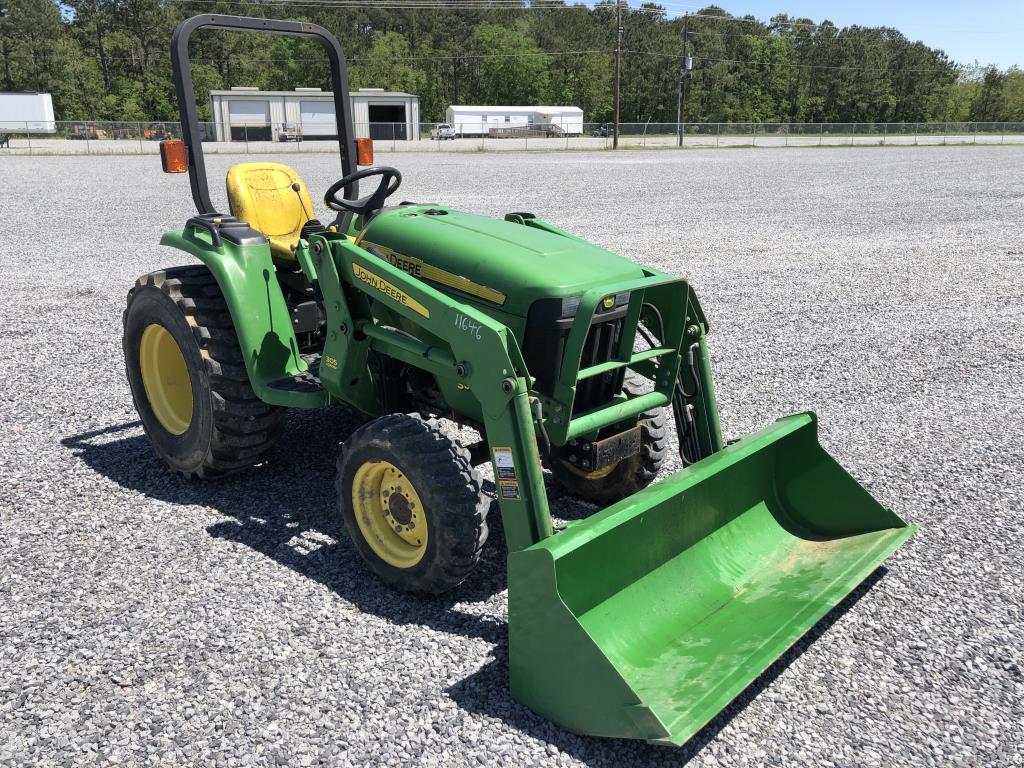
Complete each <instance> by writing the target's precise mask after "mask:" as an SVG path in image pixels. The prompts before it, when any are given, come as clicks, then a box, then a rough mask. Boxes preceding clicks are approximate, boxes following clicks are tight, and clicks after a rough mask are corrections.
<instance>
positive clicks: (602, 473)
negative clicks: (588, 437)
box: [560, 459, 619, 480]
mask: <svg viewBox="0 0 1024 768" xmlns="http://www.w3.org/2000/svg"><path fill="white" fill-rule="evenodd" d="M560 461H561V462H562V466H564V467H565V468H566V469H568V470H569V471H570V472H572V473H573V474H574V475H576V476H577V477H582V478H583V479H584V480H600V479H601V478H602V477H608V475H610V474H611V473H612V470H613V469H615V468H616V467H617V466H619V462H617V461H616V462H615V463H613V464H609V465H608V466H607V467H601V469H592V470H590V471H589V472H586V471H584V470H582V469H580V468H579V467H577V466H575V465H574V464H570V463H569V462H568V461H565V460H564V459H561V460H560Z"/></svg>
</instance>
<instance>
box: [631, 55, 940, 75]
mask: <svg viewBox="0 0 1024 768" xmlns="http://www.w3.org/2000/svg"><path fill="white" fill-rule="evenodd" d="M624 53H630V54H637V55H640V56H651V57H655V58H665V59H676V60H679V59H682V54H681V53H657V52H655V51H636V50H630V51H624ZM693 60H694V61H711V62H716V63H724V64H749V65H753V66H761V67H794V68H799V69H851V70H858V71H862V72H934V71H935V67H919V68H916V69H914V68H911V69H907V68H905V67H858V66H855V65H844V64H798V63H796V62H788V61H754V60H751V59H718V58H713V57H710V56H694V57H693Z"/></svg>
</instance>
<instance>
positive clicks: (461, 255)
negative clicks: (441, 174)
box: [357, 205, 645, 317]
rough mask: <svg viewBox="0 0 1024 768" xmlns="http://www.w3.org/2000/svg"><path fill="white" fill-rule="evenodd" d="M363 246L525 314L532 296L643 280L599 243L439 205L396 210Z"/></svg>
mask: <svg viewBox="0 0 1024 768" xmlns="http://www.w3.org/2000/svg"><path fill="white" fill-rule="evenodd" d="M357 242H358V244H359V245H360V246H362V247H363V248H366V249H367V250H369V251H371V252H373V253H375V254H376V255H377V256H380V257H382V258H385V259H387V260H388V261H390V262H391V263H392V264H394V265H395V266H397V267H398V268H400V269H403V270H405V271H406V272H409V273H410V274H413V275H416V276H418V277H421V278H423V279H424V280H426V281H428V282H430V283H432V284H434V286H435V287H437V288H439V289H440V290H442V291H444V292H446V293H452V294H457V293H461V294H464V295H467V296H469V297H472V298H475V299H478V300H483V301H484V302H487V303H490V304H492V305H494V306H500V307H501V308H502V309H503V310H504V311H505V312H508V313H510V314H514V315H518V316H520V317H524V316H525V315H526V313H527V311H528V310H529V307H530V305H531V304H532V303H533V302H534V301H536V300H537V299H544V298H561V297H566V296H575V295H579V294H581V293H583V292H584V291H586V290H588V289H590V288H593V287H595V286H601V285H608V287H609V290H614V288H615V286H616V285H617V284H620V283H622V282H623V281H626V280H632V279H635V278H639V277H643V276H644V274H645V272H644V270H643V268H642V267H640V266H638V265H637V264H634V263H633V262H631V261H629V260H627V259H624V258H622V257H621V256H617V255H615V254H614V253H611V252H610V251H606V250H605V249H604V248H600V247H598V246H596V245H593V244H591V243H588V242H585V241H583V240H579V239H577V238H575V237H573V236H571V235H566V234H558V233H557V232H550V231H546V230H543V229H539V228H536V227H532V226H525V225H523V224H519V223H514V222H510V221H501V220H499V219H492V218H488V217H486V216H477V215H475V214H472V213H463V212H462V211H455V210H452V209H450V208H446V207H444V206H439V205H415V206H404V207H401V208H394V209H391V210H387V211H384V212H382V213H380V214H378V215H377V216H376V217H375V218H374V219H373V220H372V221H371V222H370V224H369V225H368V226H367V227H366V228H365V229H364V230H363V232H362V233H361V234H360V237H359V240H358V241H357Z"/></svg>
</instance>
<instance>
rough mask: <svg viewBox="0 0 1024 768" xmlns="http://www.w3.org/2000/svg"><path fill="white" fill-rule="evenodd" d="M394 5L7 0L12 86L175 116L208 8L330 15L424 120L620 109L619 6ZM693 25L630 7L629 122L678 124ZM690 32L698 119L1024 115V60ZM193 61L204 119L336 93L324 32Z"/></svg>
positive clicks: (709, 24) (69, 100) (348, 47)
mask: <svg viewBox="0 0 1024 768" xmlns="http://www.w3.org/2000/svg"><path fill="white" fill-rule="evenodd" d="M392 5H393V6H394V7H387V4H386V3H385V4H382V5H379V6H378V7H369V6H368V7H358V8H356V7H339V6H334V7H331V6H328V5H325V4H320V5H316V4H310V5H302V4H301V2H300V1H298V0H297V1H296V2H294V3H290V4H285V3H273V4H271V3H262V2H260V0H230V1H229V0H61V1H60V2H57V1H56V0H0V85H2V88H0V90H5V91H43V92H49V93H52V94H53V99H54V108H55V112H56V116H57V119H59V120H79V119H97V120H176V119H177V115H178V111H177V105H176V102H175V96H174V87H173V84H172V82H171V65H170V58H169V54H168V49H169V42H170V37H171V33H172V31H173V30H174V27H175V26H176V25H177V24H178V22H180V21H181V20H182V19H185V18H187V17H189V16H192V15H195V14H197V13H218V14H244V15H254V16H263V17H267V18H287V19H296V20H304V21H311V22H315V23H317V24H321V25H323V26H325V27H326V28H328V29H329V30H331V31H332V32H333V33H334V34H335V35H337V37H338V38H339V40H340V41H341V43H342V46H343V48H344V50H345V53H346V56H347V58H348V61H349V78H350V81H351V85H352V87H353V88H360V87H370V88H374V87H375V88H387V89H389V90H401V91H407V92H409V93H414V94H417V95H418V96H419V97H420V114H421V119H422V120H423V121H425V122H436V121H441V120H443V119H444V111H445V108H446V107H447V106H448V105H449V104H571V105H574V106H579V107H581V108H582V109H583V110H584V113H585V116H586V119H587V120H588V121H595V122H605V121H608V120H610V119H611V116H612V72H613V63H612V60H613V50H614V47H615V37H616V30H615V4H614V2H613V0H602V2H599V3H597V4H596V5H595V6H594V7H588V6H584V5H570V4H565V5H555V4H554V3H552V2H550V0H548V2H546V3H545V4H544V6H543V7H531V8H514V7H512V8H510V7H508V6H507V5H503V6H502V7H494V8H485V7H481V5H480V4H474V5H473V6H471V7H470V6H466V7H462V8H459V7H457V4H452V6H451V7H441V8H438V7H434V8H422V7H403V5H404V6H408V5H410V4H402V3H393V4H392ZM525 5H527V4H526V3H524V6H525ZM535 5H538V4H535ZM683 25H684V20H683V19H682V18H680V17H677V18H669V16H668V14H667V13H666V12H665V10H664V9H663V8H662V7H661V6H658V5H657V4H654V3H648V4H645V5H643V6H641V7H639V8H630V9H624V11H623V27H624V33H623V40H622V48H623V50H624V53H623V55H622V75H621V84H622V85H621V119H622V121H623V122H662V123H664V122H675V120H676V108H677V94H678V88H679V79H680V71H681V67H682V55H683ZM686 27H687V35H686V43H687V49H688V52H689V54H690V55H691V56H692V58H693V69H692V72H691V74H690V76H689V77H688V78H687V80H686V83H685V87H686V100H685V112H684V116H683V119H684V120H685V121H687V122H741V121H763V122H924V121H1024V71H1022V70H1021V69H1020V68H1018V67H1011V68H1010V69H1009V70H1005V71H1001V70H999V69H998V68H996V67H992V66H988V67H983V66H980V65H978V64H971V65H963V64H958V63H957V62H954V61H952V60H951V59H950V58H949V57H948V56H947V55H946V54H945V53H944V52H943V51H940V50H937V49H935V48H931V47H929V46H927V45H925V44H924V43H922V42H915V41H912V40H909V39H908V38H907V37H905V36H904V35H903V34H901V33H900V32H899V31H898V30H896V29H892V28H888V27H862V26H849V27H837V26H835V25H834V24H832V23H830V22H828V21H824V22H821V23H816V22H815V21H814V20H812V19H806V18H793V17H789V16H786V15H777V16H774V17H773V18H771V19H770V20H768V21H759V20H757V19H754V18H753V17H750V16H746V17H742V18H741V17H733V16H730V15H729V14H728V13H726V12H725V11H724V10H722V9H721V8H718V7H717V6H708V7H707V8H705V9H703V10H701V11H699V12H696V13H695V14H693V15H692V16H691V17H690V18H689V19H688V20H687V21H686ZM192 57H193V66H194V80H195V85H196V92H197V94H200V96H199V98H198V102H199V108H200V114H201V116H203V117H206V116H208V114H209V104H208V100H207V99H206V98H204V97H203V95H202V94H205V93H206V92H207V91H209V90H212V89H226V88H230V87H231V86H257V87H260V88H265V89H274V90H291V89H293V88H296V87H317V86H319V87H322V88H325V89H326V88H329V87H330V78H329V73H328V70H327V66H326V62H325V60H324V58H323V54H322V51H321V50H320V49H319V48H318V47H317V46H316V45H315V44H313V43H310V42H309V41H304V40H297V39H291V38H284V37H265V36H261V35H242V34H230V33H219V32H209V33H201V34H200V35H197V36H196V38H194V41H193V48H192Z"/></svg>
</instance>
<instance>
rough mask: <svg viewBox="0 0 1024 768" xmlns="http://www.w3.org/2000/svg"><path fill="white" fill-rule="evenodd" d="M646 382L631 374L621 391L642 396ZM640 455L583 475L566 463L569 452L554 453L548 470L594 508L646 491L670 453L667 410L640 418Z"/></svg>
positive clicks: (652, 412) (642, 415) (644, 414)
mask: <svg viewBox="0 0 1024 768" xmlns="http://www.w3.org/2000/svg"><path fill="white" fill-rule="evenodd" d="M644 381H645V380H644V379H643V378H642V377H640V376H638V375H636V374H634V373H632V372H630V373H628V374H627V376H626V380H625V383H624V384H623V386H622V390H623V391H624V392H626V393H627V394H630V395H640V394H642V393H643V390H644ZM637 423H638V424H639V425H640V452H639V453H636V454H634V455H632V456H630V457H629V458H626V459H622V460H621V461H619V462H616V463H615V464H612V465H610V466H608V467H604V468H603V469H599V470H596V471H593V472H584V471H582V470H580V469H578V468H576V467H575V466H573V465H572V464H570V463H569V462H568V461H567V460H566V459H565V453H566V449H565V448H561V449H558V450H557V451H555V452H554V453H553V455H552V457H551V460H550V461H549V462H548V463H549V468H550V469H551V474H552V475H553V476H554V478H555V480H556V481H557V482H558V483H559V485H561V486H562V487H563V488H565V489H566V490H567V491H568V492H569V493H571V494H572V495H573V496H577V497H579V498H581V499H584V500H586V501H590V502H593V503H594V504H601V505H607V504H612V503H613V502H616V501H619V500H621V499H624V498H626V497H627V496H631V495H633V494H634V493H636V492H637V491H639V490H640V489H642V488H646V487H647V486H648V485H650V484H651V483H652V482H654V478H655V477H657V475H658V470H659V469H660V468H661V463H662V461H663V460H664V459H665V454H666V452H667V450H668V442H667V440H666V437H665V410H664V409H663V408H658V409H655V410H652V411H645V412H644V413H641V414H640V418H639V419H638V421H637Z"/></svg>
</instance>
